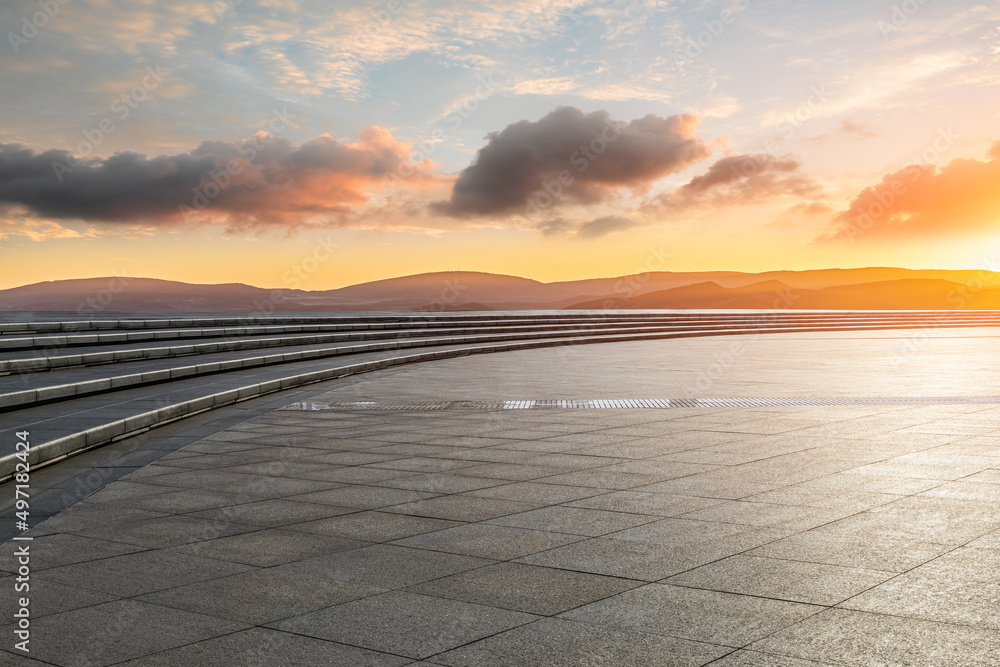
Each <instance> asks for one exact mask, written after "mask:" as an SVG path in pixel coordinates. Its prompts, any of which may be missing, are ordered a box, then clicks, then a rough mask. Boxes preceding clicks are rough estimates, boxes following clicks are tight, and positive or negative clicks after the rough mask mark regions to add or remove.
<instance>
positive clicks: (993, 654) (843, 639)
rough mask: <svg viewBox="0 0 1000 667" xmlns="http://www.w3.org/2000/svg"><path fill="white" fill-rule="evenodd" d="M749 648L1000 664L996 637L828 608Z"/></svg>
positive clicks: (890, 660)
mask: <svg viewBox="0 0 1000 667" xmlns="http://www.w3.org/2000/svg"><path fill="white" fill-rule="evenodd" d="M749 648H751V649H754V650H759V651H763V652H767V653H778V654H781V655H788V656H792V657H797V658H803V659H807V660H816V661H821V662H822V661H826V662H832V663H835V664H838V665H857V666H858V667H862V666H864V667H869V666H873V665H877V666H879V667H890V666H894V665H913V666H915V667H940V665H1000V633H998V632H996V631H993V630H980V629H976V628H969V627H963V626H960V625H953V624H944V623H935V622H931V621H921V620H916V619H911V618H899V617H895V616H884V615H881V614H870V613H865V612H859V611H850V610H844V609H829V610H827V611H824V612H822V613H820V614H817V615H816V616H813V617H812V618H808V619H805V620H804V621H803V622H801V623H799V624H797V625H793V626H791V627H788V628H785V629H783V630H780V631H778V632H776V633H775V634H774V635H772V636H770V637H768V638H766V639H763V640H761V641H758V642H757V643H755V644H752V645H751V646H750V647H749Z"/></svg>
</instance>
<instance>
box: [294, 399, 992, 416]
mask: <svg viewBox="0 0 1000 667" xmlns="http://www.w3.org/2000/svg"><path fill="white" fill-rule="evenodd" d="M867 405H1000V396H875V397H856V396H855V397H852V396H834V397H830V396H827V397H815V396H797V397H786V398H614V399H588V400H574V399H542V400H511V401H436V402H427V403H380V402H378V401H341V402H334V403H320V402H315V401H302V402H298V403H292V404H290V405H286V406H285V407H283V408H281V410H292V411H306V412H313V411H319V410H379V411H401V410H421V411H424V410H545V409H564V410H591V409H598V410H607V409H618V410H622V409H644V408H658V409H664V408H761V407H810V406H820V407H824V406H867Z"/></svg>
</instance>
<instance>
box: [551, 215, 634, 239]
mask: <svg viewBox="0 0 1000 667" xmlns="http://www.w3.org/2000/svg"><path fill="white" fill-rule="evenodd" d="M639 226H640V223H639V222H637V221H635V220H632V219H631V218H627V217H625V216H621V215H606V216H603V217H600V218H595V219H593V220H588V221H586V222H573V221H570V220H567V219H565V218H552V219H551V220H545V221H544V222H540V223H538V224H537V225H536V226H535V229H537V230H538V231H540V232H541V233H542V235H543V236H573V237H575V238H578V239H596V238H600V237H602V236H607V235H608V234H613V233H615V232H621V231H625V230H626V229H632V228H634V227H639Z"/></svg>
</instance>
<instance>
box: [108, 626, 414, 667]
mask: <svg viewBox="0 0 1000 667" xmlns="http://www.w3.org/2000/svg"><path fill="white" fill-rule="evenodd" d="M121 664H122V665H123V667H145V666H147V665H148V666H149V667H173V666H174V665H199V667H230V666H231V665H246V666H247V667H264V666H265V665H277V664H280V665H288V666H289V667H313V665H351V666H352V667H353V666H354V665H357V667H397V666H399V665H407V664H412V663H411V662H410V660H409V658H402V657H400V656H394V655H389V654H386V653H376V652H375V651H366V650H364V649H359V648H356V647H354V646H345V645H344V644H337V643H334V642H328V641H324V640H322V639H314V638H312V637H303V636H302V635H295V634H290V633H288V632H279V631H278V630H271V629H269V628H250V629H249V630H243V631H242V632H237V633H234V634H231V635H225V636H223V637H217V638H215V639H208V640H205V641H201V642H197V643H194V644H188V645H187V646H181V647H179V648H175V649H170V650H167V651H163V652H161V653H156V654H155V655H151V656H146V657H144V658H139V659H137V660H134V661H129V662H125V663H121Z"/></svg>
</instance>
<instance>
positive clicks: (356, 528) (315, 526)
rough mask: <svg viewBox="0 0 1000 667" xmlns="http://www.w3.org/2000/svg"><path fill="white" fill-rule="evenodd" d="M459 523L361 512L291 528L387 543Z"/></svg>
mask: <svg viewBox="0 0 1000 667" xmlns="http://www.w3.org/2000/svg"><path fill="white" fill-rule="evenodd" d="M459 525H461V524H460V523H459V522H457V521H445V520H443V519H429V518H426V517H420V516H407V515H405V514H392V513H390V512H374V511H372V512H369V511H363V512H353V513H351V514H344V515H340V516H334V517H329V518H326V519H319V520H317V521H306V522H304V523H297V524H295V525H294V526H292V527H291V528H290V530H296V531H301V532H304V533H316V534H319V535H338V536H340V537H348V538H351V539H354V540H365V541H367V542H389V541H391V540H398V539H401V538H404V537H410V536H411V535H419V534H420V533H428V532H432V531H440V530H444V529H445V528H451V527H452V526H459Z"/></svg>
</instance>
